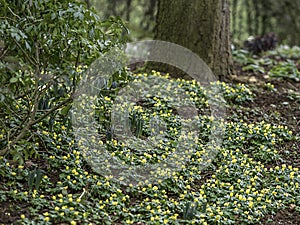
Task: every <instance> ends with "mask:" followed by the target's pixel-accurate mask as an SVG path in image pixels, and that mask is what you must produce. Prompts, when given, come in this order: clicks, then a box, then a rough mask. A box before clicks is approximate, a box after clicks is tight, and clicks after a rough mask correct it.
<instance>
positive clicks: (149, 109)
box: [0, 72, 300, 225]
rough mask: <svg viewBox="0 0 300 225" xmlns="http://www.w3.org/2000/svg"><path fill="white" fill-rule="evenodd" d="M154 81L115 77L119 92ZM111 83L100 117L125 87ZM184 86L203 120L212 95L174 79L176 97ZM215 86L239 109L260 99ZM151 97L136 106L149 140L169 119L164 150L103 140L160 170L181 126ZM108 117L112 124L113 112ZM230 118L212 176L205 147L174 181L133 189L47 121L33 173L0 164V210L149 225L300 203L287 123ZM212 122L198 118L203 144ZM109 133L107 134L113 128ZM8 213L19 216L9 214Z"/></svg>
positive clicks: (41, 218)
mask: <svg viewBox="0 0 300 225" xmlns="http://www.w3.org/2000/svg"><path fill="white" fill-rule="evenodd" d="M151 76H159V73H158V72H153V74H147V75H146V74H129V75H128V76H126V75H125V74H120V76H119V75H116V77H115V79H116V80H117V82H118V84H120V83H123V82H124V83H126V82H127V80H128V79H137V78H140V79H142V77H148V79H149V78H150V77H151ZM121 77H123V78H121ZM116 80H112V83H113V82H116ZM112 83H111V84H109V86H108V88H107V89H106V88H103V91H102V92H101V96H99V102H97V103H98V105H96V106H97V107H98V108H95V111H96V112H97V113H96V115H99V113H100V112H101V111H103V112H106V111H108V110H109V109H111V107H112V103H113V101H114V100H115V99H116V93H115V91H116V88H117V87H119V85H115V84H114V85H112ZM178 85H179V86H180V87H182V88H183V89H184V90H185V91H186V95H187V97H189V98H191V99H192V101H193V102H195V103H197V109H199V112H203V110H201V108H205V107H209V104H210V103H209V102H207V94H209V93H207V92H206V93H205V91H204V89H203V87H201V86H200V85H199V84H198V83H197V82H195V81H184V80H179V79H178V80H173V81H172V82H170V88H171V90H174V89H175V87H178ZM214 85H216V86H218V87H221V92H222V94H223V95H224V96H227V97H225V98H228V101H229V106H230V107H234V106H235V104H242V103H243V102H242V101H240V102H239V101H235V100H234V99H236V96H237V95H240V96H247V97H245V98H244V99H245V100H244V101H249V98H250V97H251V98H254V96H253V95H251V92H250V89H249V88H248V87H246V86H245V85H230V84H226V83H220V82H216V83H215V84H214ZM112 86H113V87H112ZM269 86H270V85H269ZM270 87H271V86H270ZM231 96H234V97H231ZM147 98H148V101H146V99H145V101H144V102H142V104H141V102H140V105H139V106H137V105H136V107H134V106H132V109H133V112H135V113H136V114H138V115H140V117H136V118H135V120H136V121H138V120H144V123H142V126H141V129H142V131H145V132H144V133H143V132H142V135H145V134H147V129H148V124H147V118H149V117H150V116H151V115H153V113H154V112H155V113H156V114H157V115H159V116H161V117H164V115H165V114H167V113H169V115H167V116H166V117H164V118H165V122H166V125H167V126H166V127H167V128H169V129H168V130H167V131H166V132H165V133H166V134H167V135H166V141H165V142H163V143H161V144H160V148H159V149H158V148H157V149H156V148H153V149H151V151H147V152H146V154H143V152H135V151H134V146H133V145H130V146H124V145H122V141H123V140H117V139H115V138H114V137H112V138H111V140H109V141H103V144H106V145H107V146H109V148H108V149H109V151H110V153H111V154H112V155H114V156H115V157H119V158H120V159H121V160H123V161H124V162H125V163H131V162H139V163H143V162H144V161H147V162H148V163H152V162H155V159H156V158H158V155H161V156H162V155H166V154H167V153H168V152H169V153H171V152H172V149H171V148H170V146H169V145H168V142H170V143H171V142H172V141H173V140H174V139H176V135H178V133H180V126H181V125H180V123H176V114H174V113H172V112H170V111H169V109H170V102H168V101H163V99H162V98H160V96H159V95H158V96H148V97H147ZM242 99H243V98H242ZM114 103H115V102H114ZM101 106H103V107H104V108H101ZM141 109H143V110H141ZM103 116H104V118H106V119H107V121H109V118H108V117H109V116H110V115H109V114H103ZM230 118H231V117H229V119H228V121H227V120H224V121H220V123H219V124H218V125H220V126H221V127H223V129H225V135H224V140H223V143H222V146H220V147H219V148H218V149H217V150H218V155H217V156H216V158H214V159H213V162H212V164H211V165H210V166H209V167H207V168H206V169H205V170H203V167H202V166H201V165H202V161H201V156H202V155H203V154H205V151H206V150H207V148H206V146H205V144H204V143H203V142H201V141H199V140H194V142H195V143H197V147H196V149H195V151H194V154H193V155H192V156H191V160H190V161H189V163H187V164H186V165H185V166H184V167H183V168H181V169H178V171H176V172H174V173H173V174H172V176H171V177H169V178H168V179H165V180H157V182H155V183H153V184H143V185H139V186H134V185H128V186H124V185H121V184H119V183H118V182H115V181H114V180H113V179H112V177H109V176H107V177H104V176H100V175H98V174H96V173H95V172H94V171H93V170H91V168H90V167H89V165H88V164H87V162H86V157H85V156H84V151H82V149H81V148H79V147H80V144H79V143H76V141H75V139H74V136H73V135H71V134H70V133H69V132H68V128H67V127H66V124H65V123H64V122H63V121H59V120H57V121H55V122H54V123H53V125H52V126H51V127H49V126H48V124H46V123H43V124H39V125H38V126H39V128H37V131H36V132H37V133H38V135H39V137H40V139H38V140H36V142H33V141H32V142H31V146H32V147H33V146H36V145H37V146H40V149H47V151H43V152H42V153H41V154H42V157H41V158H40V159H38V160H34V159H32V161H30V160H28V161H26V166H22V165H19V166H17V165H15V164H11V163H10V162H9V161H8V160H7V159H6V158H4V157H0V175H1V180H0V185H1V186H2V188H1V190H0V203H1V205H9V204H12V205H13V204H17V203H20V202H22V203H26V208H28V211H17V219H16V220H18V221H17V222H19V223H22V224H59V223H68V224H89V223H96V224H137V223H145V224H149V225H156V224H176V225H179V224H222V225H223V224H224V225H226V224H237V223H240V224H255V223H258V222H259V220H260V219H261V218H262V217H263V216H264V215H266V214H268V213H273V212H275V211H276V210H278V209H280V208H282V207H284V206H285V205H290V204H295V205H299V203H300V202H299V198H298V196H299V194H300V193H299V190H300V189H299V182H300V173H299V168H297V167H293V166H292V165H286V164H284V162H281V165H278V166H277V164H278V163H279V162H280V160H282V158H281V155H280V152H279V151H278V146H279V145H281V144H282V143H284V142H289V141H291V140H293V139H294V138H295V137H294V135H293V133H292V132H291V131H290V130H289V129H288V128H287V127H284V126H282V125H276V124H268V123H266V122H263V121H262V122H250V121H241V120H237V121H234V122H232V121H230ZM212 120H213V118H212V117H210V116H207V115H202V114H200V115H199V121H198V123H199V124H198V125H199V127H200V128H201V130H200V131H201V132H200V133H201V134H200V136H201V137H199V139H201V138H202V137H205V136H206V135H207V134H208V135H209V134H210V132H211V130H212V129H214V127H213V126H209V125H211V122H212ZM171 128H172V129H171ZM175 128H176V129H175ZM100 132H103V133H105V130H104V129H102V130H100ZM168 134H170V135H169V136H168ZM172 137H173V139H172ZM41 140H43V141H41ZM197 141H198V142H197ZM131 148H132V149H133V150H132V151H131ZM144 153H145V152H144ZM266 164H267V165H268V167H267V166H265V165H266ZM41 172H42V173H41ZM29 190H31V191H29ZM2 203H3V204H2ZM14 211H15V210H14ZM6 212H10V211H9V210H8V209H7V211H6ZM12 212H13V211H11V213H12ZM13 222H16V221H13Z"/></svg>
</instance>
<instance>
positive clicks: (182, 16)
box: [155, 0, 232, 78]
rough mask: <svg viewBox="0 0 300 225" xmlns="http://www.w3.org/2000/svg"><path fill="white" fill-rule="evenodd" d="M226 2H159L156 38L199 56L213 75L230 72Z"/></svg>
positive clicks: (207, 0) (214, 0) (208, 0)
mask: <svg viewBox="0 0 300 225" xmlns="http://www.w3.org/2000/svg"><path fill="white" fill-rule="evenodd" d="M229 11H230V10H229V3H228V0H202V1H197V0H194V1H184V0H158V14H157V24H156V36H155V38H156V39H158V40H163V41H168V42H172V43H176V44H178V45H181V46H183V47H186V48H188V49H190V50H192V51H193V52H194V53H196V54H198V55H199V56H200V57H201V58H202V59H203V60H204V61H205V62H206V63H207V64H208V66H209V67H210V68H211V69H212V71H213V72H214V74H215V75H217V76H219V77H221V78H222V77H224V76H227V75H229V74H230V71H231V64H232V60H231V49H230V40H229V36H230V35H229V26H230V21H229V16H230V15H229Z"/></svg>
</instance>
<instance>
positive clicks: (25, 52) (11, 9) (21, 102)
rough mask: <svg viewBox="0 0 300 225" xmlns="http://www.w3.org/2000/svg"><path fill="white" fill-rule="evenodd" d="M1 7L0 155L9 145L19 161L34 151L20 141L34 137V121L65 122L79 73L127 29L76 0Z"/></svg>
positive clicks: (44, 0) (9, 3) (7, 3)
mask: <svg viewBox="0 0 300 225" xmlns="http://www.w3.org/2000/svg"><path fill="white" fill-rule="evenodd" d="M1 6H3V7H1V8H0V14H1V18H0V19H1V20H0V39H1V41H0V107H1V110H0V115H1V116H0V118H1V119H0V126H1V132H2V136H1V138H0V140H1V141H0V143H1V144H0V148H1V149H2V150H1V151H0V155H3V154H5V153H7V152H8V150H10V153H12V155H13V157H14V159H17V160H19V162H20V163H22V162H23V159H24V158H28V155H30V156H32V155H33V154H34V153H33V152H31V149H28V148H27V147H26V142H28V141H29V142H36V141H38V140H40V137H39V134H38V131H37V127H36V125H37V124H39V123H43V124H44V123H48V124H49V127H51V126H53V122H54V121H55V120H61V121H64V122H65V123H66V124H68V123H69V122H68V118H69V110H70V108H71V105H70V102H71V101H72V95H73V93H74V91H75V87H76V84H77V82H78V81H79V79H80V76H81V73H82V72H83V71H84V70H85V67H86V66H89V65H90V64H91V63H92V62H93V61H94V60H95V59H96V58H97V57H98V56H99V55H101V54H104V53H105V52H107V51H108V50H109V49H110V48H111V47H113V46H116V45H120V44H121V43H122V42H123V41H124V38H122V36H121V35H123V34H124V32H126V31H127V30H126V28H125V27H124V24H123V22H122V21H121V20H120V19H116V18H112V17H111V18H109V19H107V20H105V21H101V20H100V18H99V16H98V15H97V14H96V13H95V11H93V10H89V9H87V8H86V7H85V5H84V4H83V3H82V2H80V1H77V0H73V1H66V0H63V1H48V0H38V1H29V0H28V1H25V2H24V1H19V0H15V1H6V0H1ZM123 36H124V35H123ZM60 109H61V110H60Z"/></svg>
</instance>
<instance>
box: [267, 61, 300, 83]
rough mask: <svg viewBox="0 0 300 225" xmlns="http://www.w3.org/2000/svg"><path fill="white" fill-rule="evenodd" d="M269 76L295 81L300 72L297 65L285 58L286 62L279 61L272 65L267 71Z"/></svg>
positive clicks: (298, 77) (299, 78) (297, 79)
mask: <svg viewBox="0 0 300 225" xmlns="http://www.w3.org/2000/svg"><path fill="white" fill-rule="evenodd" d="M268 75H269V76H270V77H281V78H288V79H293V80H295V81H297V82H299V81H300V72H299V70H298V68H297V65H296V64H295V62H294V61H292V60H287V61H286V62H279V63H278V64H277V65H276V66H274V67H273V68H272V69H271V70H270V71H269V73H268Z"/></svg>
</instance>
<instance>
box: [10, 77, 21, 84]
mask: <svg viewBox="0 0 300 225" xmlns="http://www.w3.org/2000/svg"><path fill="white" fill-rule="evenodd" d="M18 80H19V78H17V77H12V78H10V80H9V82H10V83H16V82H18Z"/></svg>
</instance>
